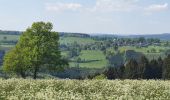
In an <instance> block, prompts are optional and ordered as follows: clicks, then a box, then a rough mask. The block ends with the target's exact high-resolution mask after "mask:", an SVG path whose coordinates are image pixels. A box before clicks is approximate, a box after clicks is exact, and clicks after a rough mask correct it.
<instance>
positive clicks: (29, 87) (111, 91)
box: [0, 79, 170, 100]
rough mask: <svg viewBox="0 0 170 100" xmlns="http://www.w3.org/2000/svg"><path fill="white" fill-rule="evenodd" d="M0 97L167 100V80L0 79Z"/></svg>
mask: <svg viewBox="0 0 170 100" xmlns="http://www.w3.org/2000/svg"><path fill="white" fill-rule="evenodd" d="M0 99H1V100H169V99H170V81H161V80H157V81H155V80H149V81H146V80H113V81H111V80H81V81H79V80H56V79H48V80H47V79H46V80H32V79H8V80H3V79H0Z"/></svg>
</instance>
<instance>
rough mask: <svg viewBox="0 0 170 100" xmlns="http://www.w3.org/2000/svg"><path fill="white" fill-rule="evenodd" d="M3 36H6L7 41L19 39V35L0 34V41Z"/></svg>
mask: <svg viewBox="0 0 170 100" xmlns="http://www.w3.org/2000/svg"><path fill="white" fill-rule="evenodd" d="M4 37H6V40H7V41H12V40H14V41H16V40H18V39H19V35H2V34H0V41H2V40H4Z"/></svg>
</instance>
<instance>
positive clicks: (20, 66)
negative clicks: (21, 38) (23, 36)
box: [3, 45, 29, 78]
mask: <svg viewBox="0 0 170 100" xmlns="http://www.w3.org/2000/svg"><path fill="white" fill-rule="evenodd" d="M23 51H24V50H22V48H20V47H19V46H18V45H16V47H15V48H13V49H12V50H11V51H9V52H8V53H7V54H6V55H5V57H4V62H3V70H4V71H5V72H7V73H16V74H17V75H18V76H21V77H22V78H25V77H26V71H27V69H28V68H29V62H27V61H28V58H27V57H26V56H24V55H23Z"/></svg>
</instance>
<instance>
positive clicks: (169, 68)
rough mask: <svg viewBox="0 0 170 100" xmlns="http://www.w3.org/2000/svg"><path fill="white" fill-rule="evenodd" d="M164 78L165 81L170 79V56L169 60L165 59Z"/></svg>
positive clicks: (169, 56)
mask: <svg viewBox="0 0 170 100" xmlns="http://www.w3.org/2000/svg"><path fill="white" fill-rule="evenodd" d="M162 77H163V79H170V55H168V56H167V58H165V59H164V64H163V75H162Z"/></svg>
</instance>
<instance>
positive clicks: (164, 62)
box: [96, 55, 170, 79]
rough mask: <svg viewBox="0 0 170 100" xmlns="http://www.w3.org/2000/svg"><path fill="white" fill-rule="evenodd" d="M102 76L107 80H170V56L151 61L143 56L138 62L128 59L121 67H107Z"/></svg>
mask: <svg viewBox="0 0 170 100" xmlns="http://www.w3.org/2000/svg"><path fill="white" fill-rule="evenodd" d="M102 74H104V75H105V76H106V77H107V78H108V79H170V55H168V56H167V57H166V58H165V59H162V58H161V57H159V58H158V59H157V60H156V59H153V60H151V61H149V60H148V59H147V58H146V57H145V56H142V57H141V59H140V61H139V62H137V61H136V60H135V59H130V60H129V61H127V62H126V63H125V64H124V65H122V66H119V67H111V66H110V67H108V68H107V69H106V70H105V71H104V73H102ZM96 75H99V74H96Z"/></svg>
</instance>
